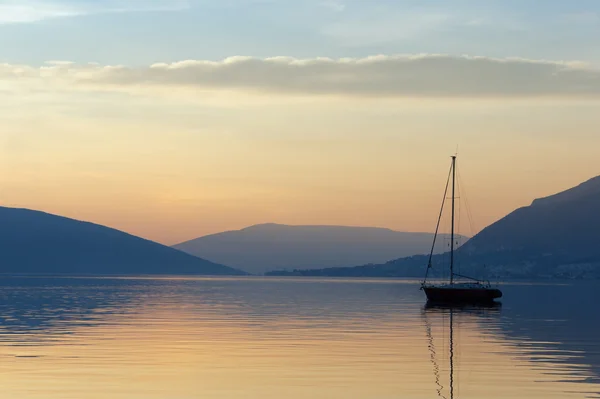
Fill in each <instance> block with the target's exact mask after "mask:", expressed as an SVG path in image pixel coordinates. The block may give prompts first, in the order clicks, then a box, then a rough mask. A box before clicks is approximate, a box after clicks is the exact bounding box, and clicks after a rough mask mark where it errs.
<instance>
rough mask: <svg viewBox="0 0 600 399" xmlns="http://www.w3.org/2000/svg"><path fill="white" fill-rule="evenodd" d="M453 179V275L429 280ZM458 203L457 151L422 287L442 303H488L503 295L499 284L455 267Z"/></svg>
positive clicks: (451, 244)
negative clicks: (456, 271)
mask: <svg viewBox="0 0 600 399" xmlns="http://www.w3.org/2000/svg"><path fill="white" fill-rule="evenodd" d="M450 180H452V197H451V199H452V226H451V232H450V279H449V281H443V282H436V283H433V282H430V281H428V277H429V271H430V270H431V268H432V259H433V252H434V249H435V242H436V239H437V235H438V232H439V228H440V222H441V220H442V214H443V212H444V204H445V202H446V197H447V194H448V186H449V182H450ZM455 207H456V155H454V156H452V164H451V167H450V173H449V174H448V181H447V182H446V189H445V191H444V200H443V201H442V208H441V210H440V215H439V218H438V222H437V227H436V229H435V234H434V237H433V244H432V246H431V252H430V254H429V262H428V264H427V271H426V273H425V278H424V279H423V282H422V284H421V289H422V290H423V291H425V295H427V299H428V300H429V301H431V302H440V303H471V304H477V303H489V302H493V301H494V300H495V299H497V298H501V297H502V291H500V290H499V289H498V288H497V287H493V286H492V285H491V284H490V282H489V281H484V280H479V279H476V278H473V277H468V276H464V275H461V274H458V273H455V271H454V266H455V265H454V261H455V259H454V252H455V248H454V246H455V245H454V243H455V241H454V235H455V234H454V231H455ZM462 280H466V281H462Z"/></svg>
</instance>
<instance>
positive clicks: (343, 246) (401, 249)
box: [174, 223, 466, 274]
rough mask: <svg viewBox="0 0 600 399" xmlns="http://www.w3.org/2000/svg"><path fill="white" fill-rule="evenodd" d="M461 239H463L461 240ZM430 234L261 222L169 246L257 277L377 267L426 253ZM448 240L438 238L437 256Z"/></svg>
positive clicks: (430, 239)
mask: <svg viewBox="0 0 600 399" xmlns="http://www.w3.org/2000/svg"><path fill="white" fill-rule="evenodd" d="M462 239H463V241H466V238H464V237H462ZM432 240H433V234H431V233H403V232H398V231H393V230H389V229H382V228H373V227H342V226H287V225H280V224H273V223H270V224H261V225H256V226H251V227H247V228H245V229H242V230H236V231H228V232H224V233H219V234H213V235H209V236H205V237H200V238H197V239H195V240H191V241H187V242H184V243H182V244H179V245H175V246H174V248H176V249H179V250H181V251H184V252H187V253H189V254H192V255H197V256H203V257H206V258H207V259H210V260H212V261H214V262H218V263H224V264H227V265H230V266H233V267H236V268H238V269H241V270H244V271H247V272H250V273H255V274H262V273H264V272H267V271H270V270H276V269H280V270H281V269H287V270H293V269H317V268H327V267H336V266H346V265H349V264H350V265H351V264H355V265H356V264H363V263H381V262H386V261H388V260H390V259H396V258H398V257H403V256H409V255H414V254H424V253H428V252H429V251H430V250H431V243H432ZM447 241H448V240H444V239H440V240H439V241H438V243H439V245H438V246H437V248H436V252H444V251H445V250H446V248H445V246H444V245H447Z"/></svg>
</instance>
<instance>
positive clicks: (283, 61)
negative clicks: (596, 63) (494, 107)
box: [0, 55, 600, 98]
mask: <svg viewBox="0 0 600 399" xmlns="http://www.w3.org/2000/svg"><path fill="white" fill-rule="evenodd" d="M0 82H5V83H13V84H23V85H25V84H27V85H31V84H40V83H42V84H46V85H52V87H60V88H69V89H74V88H77V89H79V88H86V87H93V88H101V89H108V90H113V89H115V90H127V89H136V90H138V89H140V88H141V89H143V88H146V87H162V88H164V87H167V88H188V89H193V90H216V91H218V90H226V91H232V90H233V91H242V92H258V93H269V94H281V95H342V96H369V97H378V96H382V97H465V98H473V97H475V98H480V97H491V98H497V97H540V96H547V97H576V98H577V97H578V98H589V97H600V70H598V69H594V68H592V67H590V66H587V65H585V64H581V63H577V62H554V61H539V60H527V59H516V58H515V59H496V58H487V57H469V56H449V55H412V56H411V55H397V56H384V55H382V56H374V57H368V58H344V59H329V58H314V59H295V58H289V57H274V58H267V59H259V58H252V57H231V58H227V59H225V60H222V61H218V62H214V61H198V60H190V61H182V62H177V63H172V64H166V63H162V64H154V65H151V66H148V67H141V68H133V67H125V66H102V65H98V64H88V65H76V64H71V63H68V62H56V61H54V62H53V63H51V64H48V65H45V66H42V67H40V68H35V67H32V66H24V65H12V64H4V65H2V64H0Z"/></svg>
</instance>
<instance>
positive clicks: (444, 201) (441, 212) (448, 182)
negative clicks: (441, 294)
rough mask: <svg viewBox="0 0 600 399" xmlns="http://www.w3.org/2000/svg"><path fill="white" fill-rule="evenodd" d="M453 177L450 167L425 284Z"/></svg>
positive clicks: (424, 280)
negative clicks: (451, 177)
mask: <svg viewBox="0 0 600 399" xmlns="http://www.w3.org/2000/svg"><path fill="white" fill-rule="evenodd" d="M451 175H452V166H450V170H449V171H448V179H447V180H446V188H445V189H444V197H443V199H442V207H441V209H440V215H439V216H438V220H437V225H436V226H435V234H434V235H433V244H431V252H430V253H429V260H428V262H427V271H426V272H425V278H424V279H423V284H422V285H425V283H426V282H427V276H429V269H431V260H432V259H433V252H434V251H435V243H436V240H437V235H438V232H439V230H440V222H441V220H442V215H443V213H444V204H445V203H446V195H448V186H449V185H450V176H451Z"/></svg>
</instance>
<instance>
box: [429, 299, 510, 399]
mask: <svg viewBox="0 0 600 399" xmlns="http://www.w3.org/2000/svg"><path fill="white" fill-rule="evenodd" d="M501 309H502V303H500V302H483V303H479V304H468V303H454V302H435V301H427V303H426V304H425V306H424V308H423V312H422V315H423V319H424V321H425V329H426V333H427V341H428V347H429V353H430V358H431V364H432V366H433V375H434V378H435V386H436V391H437V395H438V397H440V398H443V399H455V398H456V399H458V397H457V396H455V385H456V383H457V382H458V381H456V380H455V369H454V367H455V364H454V363H455V335H454V334H455V331H454V324H455V322H456V321H455V318H456V317H457V316H461V315H463V316H464V315H466V316H476V317H494V316H498V315H499V314H500V310H501ZM432 315H433V316H436V317H438V318H440V317H441V319H442V326H445V325H446V323H445V321H447V325H448V327H447V329H443V330H442V337H440V338H442V339H444V341H446V340H447V344H448V345H447V348H448V358H447V365H448V368H447V372H448V377H447V378H446V377H445V376H443V375H442V370H444V366H443V365H441V364H440V361H443V360H444V359H440V358H441V357H442V356H440V355H438V353H437V349H436V348H437V346H436V340H435V339H434V335H433V326H432V323H431V316H432ZM446 333H447V334H448V335H447V336H446V335H445V334H446ZM445 344H446V342H442V343H441V345H440V346H441V347H442V348H446V345H445ZM446 381H447V385H444V384H445V383H446ZM446 393H448V396H446V395H445V394H446Z"/></svg>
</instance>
